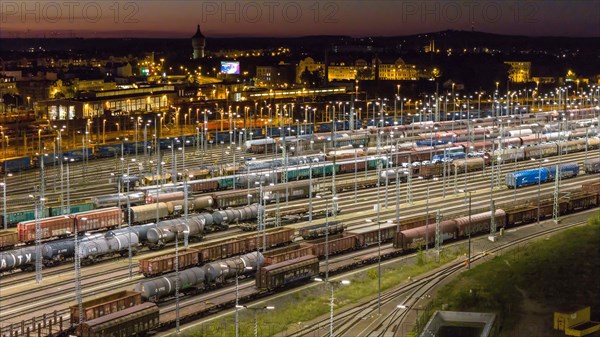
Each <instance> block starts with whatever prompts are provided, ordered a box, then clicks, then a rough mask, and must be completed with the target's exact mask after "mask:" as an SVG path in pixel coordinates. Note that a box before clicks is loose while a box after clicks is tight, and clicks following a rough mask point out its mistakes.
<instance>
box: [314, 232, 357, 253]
mask: <svg viewBox="0 0 600 337" xmlns="http://www.w3.org/2000/svg"><path fill="white" fill-rule="evenodd" d="M303 245H304V246H305V247H312V255H315V256H319V257H321V256H325V247H326V246H327V247H328V248H327V254H329V255H335V254H340V253H344V252H347V251H350V250H353V249H355V248H356V235H345V236H343V235H336V236H332V237H329V238H328V239H327V242H326V241H325V239H324V238H321V239H317V240H312V241H306V242H303Z"/></svg>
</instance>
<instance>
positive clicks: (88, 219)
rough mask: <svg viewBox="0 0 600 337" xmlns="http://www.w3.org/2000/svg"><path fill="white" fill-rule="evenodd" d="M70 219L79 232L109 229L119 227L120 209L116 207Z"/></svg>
mask: <svg viewBox="0 0 600 337" xmlns="http://www.w3.org/2000/svg"><path fill="white" fill-rule="evenodd" d="M71 217H72V218H73V219H74V220H75V222H76V223H77V230H78V231H80V232H85V231H92V230H98V229H110V228H115V227H119V225H121V209H120V208H118V207H111V208H102V209H97V210H95V211H87V212H81V213H77V214H73V215H71Z"/></svg>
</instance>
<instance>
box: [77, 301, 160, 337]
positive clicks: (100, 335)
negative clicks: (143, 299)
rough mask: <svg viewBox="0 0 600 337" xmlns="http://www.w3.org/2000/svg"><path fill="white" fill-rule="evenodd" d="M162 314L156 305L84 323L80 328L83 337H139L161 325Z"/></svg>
mask: <svg viewBox="0 0 600 337" xmlns="http://www.w3.org/2000/svg"><path fill="white" fill-rule="evenodd" d="M159 316H160V313H159V310H158V307H157V306H156V304H154V303H143V304H140V305H136V306H134V307H131V308H128V309H125V310H121V311H117V312H114V313H112V314H109V315H106V316H103V317H100V318H96V319H93V320H91V321H87V322H84V323H83V324H82V325H81V326H80V328H79V329H80V336H81V337H125V336H136V335H137V336H139V335H144V334H145V333H146V332H148V331H150V330H152V329H155V328H156V327H158V325H159V324H160V317H159Z"/></svg>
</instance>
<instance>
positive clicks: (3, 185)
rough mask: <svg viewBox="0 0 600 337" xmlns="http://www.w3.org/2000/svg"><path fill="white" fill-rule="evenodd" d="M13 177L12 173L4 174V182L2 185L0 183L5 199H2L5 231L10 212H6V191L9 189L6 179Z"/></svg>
mask: <svg viewBox="0 0 600 337" xmlns="http://www.w3.org/2000/svg"><path fill="white" fill-rule="evenodd" d="M7 176H8V177H12V173H6V174H4V179H3V181H2V183H0V184H1V185H2V194H3V198H2V202H3V204H4V205H3V207H4V208H3V210H4V230H6V228H7V226H8V212H7V211H6V189H7V188H8V185H6V177H7Z"/></svg>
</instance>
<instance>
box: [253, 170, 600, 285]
mask: <svg viewBox="0 0 600 337" xmlns="http://www.w3.org/2000/svg"><path fill="white" fill-rule="evenodd" d="M599 205H600V184H599V183H597V182H590V183H586V184H584V185H582V191H581V192H573V193H571V194H570V195H569V196H568V197H566V198H562V199H561V202H560V204H559V210H560V212H559V213H560V215H565V214H569V213H573V212H579V211H581V210H584V209H590V208H595V207H598V206H599ZM553 207H554V203H553V200H552V198H543V199H541V200H540V201H539V208H538V201H531V202H521V203H519V204H514V205H506V206H503V207H501V208H498V209H496V211H495V213H494V220H495V224H496V228H498V229H501V228H507V227H513V226H518V225H522V224H526V223H531V222H534V221H536V219H537V218H538V216H539V218H540V219H547V218H550V217H552V215H553ZM538 212H539V213H538ZM491 219H492V213H491V212H489V211H487V212H476V213H474V214H472V215H471V216H459V217H456V218H453V219H447V220H444V221H442V222H441V223H440V236H441V238H442V240H456V239H461V238H466V237H467V236H469V235H477V234H482V233H489V230H490V222H491ZM398 227H400V230H398ZM408 227H409V228H407V226H403V225H402V221H401V224H400V226H399V225H397V224H394V223H390V224H386V225H381V227H380V228H378V227H377V226H372V227H367V228H361V229H355V230H350V231H346V232H345V233H344V234H343V235H341V236H338V237H337V238H336V237H333V238H332V239H330V240H329V241H328V243H327V244H328V245H329V246H328V251H329V253H330V254H337V253H342V252H348V251H352V250H356V249H361V248H362V247H366V246H370V245H374V244H377V243H378V242H379V237H381V242H386V241H393V243H394V248H395V250H394V251H392V252H391V253H389V252H388V253H387V255H388V256H395V255H399V254H403V253H406V252H412V251H414V250H416V249H419V248H420V247H424V246H425V245H432V244H434V243H435V238H436V225H435V220H433V219H429V226H425V224H424V223H422V222H421V224H420V225H419V226H408ZM307 244H308V245H312V246H310V248H311V249H308V250H300V249H298V250H296V251H292V252H286V253H283V254H281V255H282V256H286V257H289V259H286V258H285V257H283V258H281V259H278V260H276V261H274V262H273V263H272V264H270V265H267V264H266V265H265V266H263V267H261V268H260V271H259V273H258V274H257V275H256V286H257V288H258V289H259V290H260V291H274V290H277V289H278V288H282V287H286V286H289V285H290V284H294V283H297V282H301V281H303V280H309V279H310V278H312V277H316V276H318V275H319V260H318V257H321V256H323V255H324V251H325V249H323V248H324V245H325V242H323V240H322V239H321V240H319V242H317V244H318V245H320V246H317V245H315V244H314V243H310V242H307ZM298 252H302V253H299V254H298ZM330 272H332V271H331V270H330Z"/></svg>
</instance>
